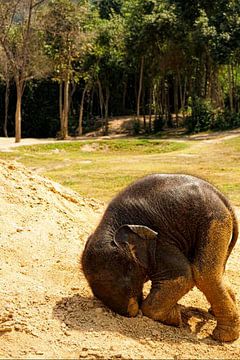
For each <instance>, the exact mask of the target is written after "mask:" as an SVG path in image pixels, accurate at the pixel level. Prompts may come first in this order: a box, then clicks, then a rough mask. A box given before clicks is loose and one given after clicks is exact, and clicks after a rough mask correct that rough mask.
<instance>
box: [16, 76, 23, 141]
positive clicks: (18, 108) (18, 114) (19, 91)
mask: <svg viewBox="0 0 240 360" xmlns="http://www.w3.org/2000/svg"><path fill="white" fill-rule="evenodd" d="M16 88H17V103H16V112H15V142H16V143H19V142H20V141H21V122H22V93H23V85H22V84H21V82H20V80H19V79H16Z"/></svg>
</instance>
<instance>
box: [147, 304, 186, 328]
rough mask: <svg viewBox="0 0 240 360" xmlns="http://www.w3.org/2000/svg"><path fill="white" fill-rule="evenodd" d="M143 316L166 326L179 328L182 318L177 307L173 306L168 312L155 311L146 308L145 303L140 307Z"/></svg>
mask: <svg viewBox="0 0 240 360" xmlns="http://www.w3.org/2000/svg"><path fill="white" fill-rule="evenodd" d="M142 312H143V315H145V316H147V317H149V318H151V319H153V320H157V321H160V322H162V323H164V324H166V325H172V326H181V325H182V317H181V312H180V307H179V305H174V306H173V307H172V309H171V310H170V311H169V312H166V311H163V310H159V309H157V310H155V309H152V308H151V307H149V306H148V304H147V303H145V304H143V306H142Z"/></svg>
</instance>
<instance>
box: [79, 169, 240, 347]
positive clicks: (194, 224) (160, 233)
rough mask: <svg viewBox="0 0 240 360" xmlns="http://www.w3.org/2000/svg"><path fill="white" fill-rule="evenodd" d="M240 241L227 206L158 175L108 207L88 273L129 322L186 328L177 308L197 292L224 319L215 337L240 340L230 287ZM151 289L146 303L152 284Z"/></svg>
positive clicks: (90, 249)
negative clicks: (229, 264)
mask: <svg viewBox="0 0 240 360" xmlns="http://www.w3.org/2000/svg"><path fill="white" fill-rule="evenodd" d="M237 237H238V227H237V220H236V217H235V215H234V212H233V209H232V207H231V205H230V203H229V202H228V200H227V199H226V198H225V197H224V196H223V195H222V194H221V193H220V192H219V191H218V190H217V189H215V188H214V187H213V186H212V185H210V184H209V183H207V182H206V181H203V180H201V179H198V178H196V177H193V176H188V175H176V174H175V175H174V174H173V175H171V174H168V175H167V174H162V175H161V174H156V175H151V176H147V177H145V178H143V179H140V180H139V181H137V182H135V183H134V184H132V185H130V186H128V187H127V188H126V189H125V190H123V191H122V192H121V193H120V194H119V195H117V196H116V197H115V198H114V199H113V200H112V201H111V202H110V204H109V206H108V208H107V209H106V211H105V214H104V216H103V218H102V220H101V222H100V224H99V225H98V227H97V228H96V230H95V232H94V233H93V234H92V235H91V236H90V237H89V239H88V241H87V244H86V247H85V250H84V253H83V256H82V267H83V271H84V274H85V276H86V278H87V280H88V282H89V285H90V287H91V288H92V291H93V293H94V295H95V296H96V297H98V298H99V299H101V300H102V301H103V303H104V304H106V305H107V306H109V307H110V308H111V309H112V310H114V311H116V312H117V313H119V314H122V315H125V316H136V315H137V313H138V310H139V307H141V309H142V311H143V314H144V315H146V316H148V317H150V318H152V319H155V320H158V321H161V322H163V323H166V324H169V325H175V326H179V325H180V324H181V313H180V310H179V306H178V304H177V302H178V300H179V299H181V297H182V296H183V295H185V294H186V293H187V292H188V291H189V290H190V289H191V288H193V287H194V286H197V287H198V288H199V289H200V290H201V291H202V292H203V293H204V294H205V295H206V297H207V300H208V301H209V303H210V304H211V310H212V313H213V314H214V315H215V317H216V319H217V326H216V328H215V330H214V332H213V337H214V338H215V339H216V340H219V341H233V340H235V339H237V338H238V336H239V316H238V312H237V309H236V305H235V296H234V294H233V292H232V291H231V289H230V288H229V287H228V286H227V285H226V284H225V283H224V282H223V279H222V277H223V273H224V268H225V264H226V261H227V259H228V257H229V255H230V253H231V251H232V248H233V246H234V244H235V242H236V240H237ZM149 279H150V280H151V282H152V288H151V291H150V293H149V295H148V296H147V298H146V299H145V300H144V301H143V299H142V289H143V284H144V282H145V281H147V280H149Z"/></svg>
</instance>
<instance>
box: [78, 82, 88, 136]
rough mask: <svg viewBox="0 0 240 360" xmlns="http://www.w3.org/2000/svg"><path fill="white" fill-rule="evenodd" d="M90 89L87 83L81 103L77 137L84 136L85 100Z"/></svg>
mask: <svg viewBox="0 0 240 360" xmlns="http://www.w3.org/2000/svg"><path fill="white" fill-rule="evenodd" d="M87 89H88V84H87V83H86V84H85V86H84V89H83V93H82V97H81V103H80V110H79V120H78V128H77V135H78V136H82V134H83V108H84V100H85V95H86V92H87Z"/></svg>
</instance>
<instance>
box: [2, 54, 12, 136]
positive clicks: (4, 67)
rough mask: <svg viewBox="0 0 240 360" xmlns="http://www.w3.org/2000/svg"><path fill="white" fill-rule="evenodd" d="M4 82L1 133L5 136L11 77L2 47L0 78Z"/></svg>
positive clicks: (6, 133)
mask: <svg viewBox="0 0 240 360" xmlns="http://www.w3.org/2000/svg"><path fill="white" fill-rule="evenodd" d="M1 78H2V80H3V81H4V83H5V99H4V105H5V106H4V107H5V109H4V110H5V111H4V122H3V134H4V136H5V137H7V136H8V130H7V125H8V107H9V92H10V82H11V80H12V78H13V74H12V70H11V67H10V63H9V62H8V59H7V57H6V54H5V52H4V51H3V49H0V79H1Z"/></svg>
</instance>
